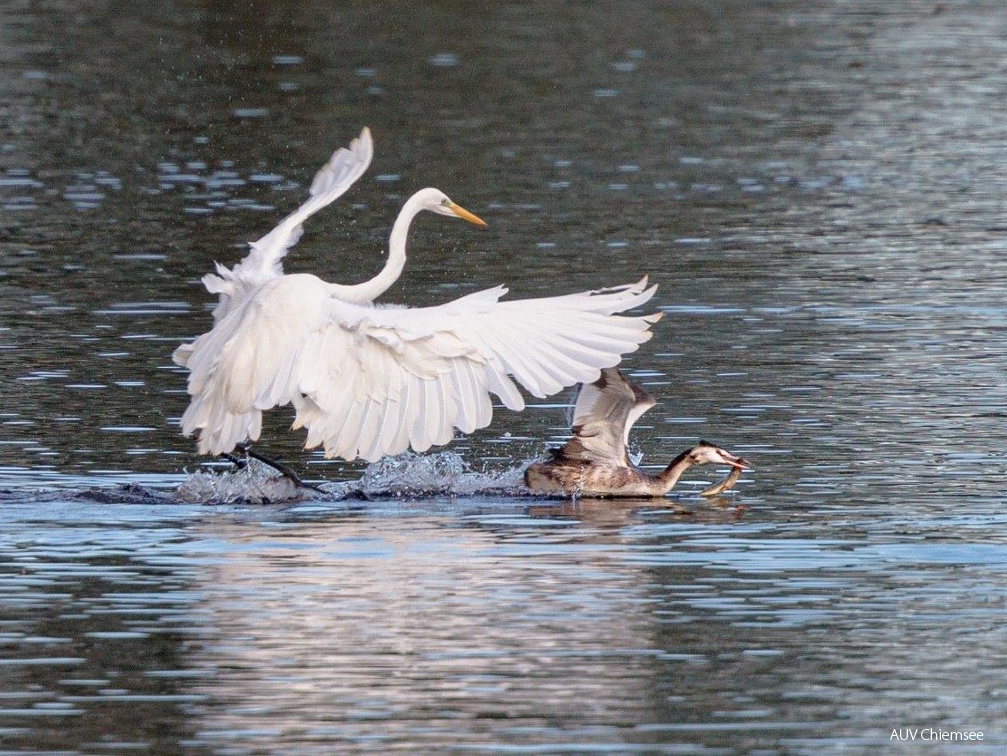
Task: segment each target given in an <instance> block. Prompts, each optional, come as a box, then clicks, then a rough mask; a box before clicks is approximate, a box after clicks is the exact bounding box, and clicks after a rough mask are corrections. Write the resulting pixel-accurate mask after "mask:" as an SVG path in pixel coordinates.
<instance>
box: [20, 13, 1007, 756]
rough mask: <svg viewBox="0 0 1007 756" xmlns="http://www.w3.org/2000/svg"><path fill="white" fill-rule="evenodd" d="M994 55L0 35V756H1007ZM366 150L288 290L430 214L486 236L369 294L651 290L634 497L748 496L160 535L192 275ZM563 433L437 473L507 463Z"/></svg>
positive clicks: (86, 21) (1005, 68)
mask: <svg viewBox="0 0 1007 756" xmlns="http://www.w3.org/2000/svg"><path fill="white" fill-rule="evenodd" d="M1005 40H1007V13H1005V12H1004V11H1003V10H1002V9H1000V8H999V7H997V6H996V5H995V4H993V3H989V4H986V3H972V2H956V1H954V0H950V1H945V2H939V3H938V2H911V1H909V0H906V1H904V2H881V0H877V2H874V1H871V0H866V1H865V2H860V3H833V2H825V1H824V0H821V1H819V0H812V1H811V2H782V1H780V2H774V1H768V2H760V3H731V2H715V1H712V2H690V3H657V2H654V3H647V2H639V3H638V2H615V1H614V0H613V1H612V2H600V3H591V4H588V3H534V2H530V3H517V2H499V3H492V4H480V5H478V6H474V5H472V4H465V3H454V2H439V3H410V4H394V5H391V4H390V5H388V6H374V5H373V4H364V3H338V4H336V3H285V2H284V3H270V4H268V5H266V4H260V5H249V4H238V3H229V2H210V3H179V2H169V3H158V4H156V5H155V7H153V8H151V7H147V5H145V4H140V3H110V2H101V1H98V2H58V1H54V2H47V3H19V2H12V3H8V4H6V5H4V6H3V7H0V389H2V405H0V455H2V456H0V488H2V489H4V490H3V492H2V493H0V520H2V523H0V564H2V568H0V647H2V649H3V653H2V654H0V735H2V738H3V748H4V750H13V751H17V750H58V751H66V752H86V753H98V752H106V751H127V752H131V751H156V752H173V751H179V750H185V751H191V752H217V753H246V752H267V751H273V752H319V753H331V752H334V751H343V752H346V751H377V752H385V751H419V750H425V751H438V750H460V751H477V752H478V751H504V752H507V751H516V752H535V751H548V752H576V751H596V752H633V751H639V752H690V753H691V752H696V753H706V752H718V753H719V752H737V751H765V752H812V751H817V750H822V749H827V750H831V751H837V752H850V753H857V752H863V751H867V750H873V749H877V748H878V747H888V748H893V749H895V748H899V747H901V748H903V749H907V750H908V749H913V748H914V747H915V748H918V747H920V745H921V743H920V741H919V740H917V741H915V742H914V743H909V744H903V745H902V746H898V744H896V743H894V742H893V741H892V740H891V736H892V731H893V730H896V729H901V730H903V732H906V731H907V730H906V728H917V729H919V728H933V730H934V731H935V732H939V731H943V732H947V733H963V732H970V731H971V732H980V731H981V732H982V733H983V740H982V741H981V742H979V741H973V742H972V743H971V745H958V744H955V745H951V744H950V743H949V742H947V741H944V742H938V743H935V742H932V741H931V742H930V743H927V744H925V745H926V746H927V747H928V749H929V750H933V751H935V752H942V751H943V750H951V749H954V751H955V752H959V751H960V750H963V749H965V750H970V749H971V750H976V751H987V750H988V751H997V752H999V751H1002V749H1003V748H1004V745H1005V744H1007V685H1005V683H1004V680H1005V679H1007V677H1005V673H1007V637H1005V629H1004V628H1005V627H1007V624H1005V614H1007V611H1005V610H1007V600H1005V598H1004V590H1003V586H1004V583H1005V577H1007V576H1005V570H1007V538H1005V535H1004V533H1005V524H1007V522H1005V521H1007V514H1004V507H1003V503H1004V496H1003V494H1002V492H1001V487H1002V481H1003V475H1004V466H1005V453H1004V449H1005V437H1007V431H1005V430H1004V428H1005V426H1004V416H1005V412H1004V402H1005V398H1007V397H1005V393H1007V391H1005V385H1004V382H1003V380H1002V379H1001V376H1002V364H1003V362H1004V359H1005V357H1007V354H1005V349H1004V345H1003V344H1004V336H1005V326H1007V317H1005V310H1004V306H1003V303H1004V301H1005V299H1007V291H1005V285H1004V283H1003V281H1004V280H1005V273H1007V263H1005V262H1004V259H1005V258H1004V255H1003V251H1004V246H1005V244H1004V237H1005V233H1007V221H1005V220H1004V218H1005V213H1004V210H1005V203H1004V198H1005V197H1007V182H1005V181H1004V178H1003V176H1004V175H1005V172H1007V166H1005V164H1004V159H1003V155H1004V154H1005V152H1007V149H1005V148H1007V100H1005V99H1004V97H1003V92H1004V91H1007V64H1005V61H1007V42H1005ZM363 125H369V126H370V127H371V128H372V130H373V132H374V135H375V140H376V143H377V155H376V158H375V161H374V166H373V168H372V170H371V172H370V173H369V175H368V176H367V177H365V179H364V180H362V181H361V182H360V184H359V185H358V186H357V187H355V188H354V189H353V190H352V191H351V192H350V193H349V194H348V195H347V196H346V197H345V198H344V199H343V200H342V201H341V202H340V203H337V205H336V206H333V207H332V208H329V209H328V210H327V211H325V212H324V213H323V214H322V215H321V216H319V217H317V218H316V219H313V220H312V222H311V224H310V225H309V227H308V229H307V233H306V234H305V236H304V238H303V239H302V241H301V243H300V244H299V245H298V247H297V248H296V250H295V251H294V253H292V255H291V257H290V258H289V261H288V265H287V269H288V270H291V271H295V270H305V271H312V272H316V273H320V274H323V275H325V276H326V277H327V278H329V279H330V280H334V281H339V282H356V281H360V280H363V279H365V278H367V277H369V276H370V275H372V274H373V273H374V272H375V271H376V270H377V269H378V268H379V267H380V265H381V257H382V250H383V248H384V246H383V245H384V243H385V238H386V234H387V229H388V227H389V226H390V223H391V220H392V219H393V218H394V215H395V212H396V211H397V209H398V207H399V206H400V205H401V203H402V201H403V200H404V199H405V197H406V196H408V195H409V194H410V193H411V192H412V191H414V190H416V189H418V188H421V187H422V186H427V185H433V186H437V187H439V188H441V189H443V190H445V191H446V192H448V193H449V194H450V195H451V196H452V197H453V198H454V199H455V200H457V201H458V202H460V203H461V204H463V205H464V206H466V207H468V208H469V209H471V210H473V211H474V212H476V213H478V214H480V215H481V216H483V217H484V218H486V220H487V221H488V222H489V223H490V228H489V230H487V231H486V232H482V233H479V232H476V231H474V230H472V229H471V228H468V227H463V225H464V224H451V223H450V222H448V221H445V220H444V219H440V218H433V217H429V218H423V219H421V220H420V221H418V222H417V224H416V227H415V229H414V231H413V234H412V237H411V241H410V254H411V259H410V263H409V265H408V266H407V270H406V274H405V276H404V277H403V279H402V281H400V282H399V284H397V285H396V287H395V288H394V289H393V291H392V293H391V294H390V295H389V296H390V298H391V301H399V302H404V303H408V304H431V303H436V302H440V301H443V300H445V299H447V298H450V297H454V296H457V295H459V294H460V293H465V292H467V291H471V290H475V289H477V288H485V287H489V286H492V285H495V284H497V283H507V284H508V285H510V287H511V290H512V292H513V294H514V295H516V296H529V295H540V294H555V293H561V292H565V291H576V290H580V289H585V288H594V287H597V286H600V285H606V284H614V283H620V282H625V281H630V280H634V279H635V278H637V277H639V276H640V275H642V274H644V273H649V274H650V275H651V277H652V279H653V280H654V281H655V282H656V283H658V284H659V285H660V290H659V292H658V295H657V298H656V300H655V302H656V305H657V307H659V308H660V309H662V310H663V311H664V312H665V313H666V316H665V318H664V320H663V321H662V322H661V323H660V324H659V325H658V327H657V328H656V329H655V337H654V339H653V340H652V341H651V342H649V343H648V344H647V345H645V347H644V348H643V349H642V350H641V351H640V352H639V353H637V354H634V355H632V356H631V357H630V358H629V359H628V360H627V363H626V364H627V367H628V368H629V370H631V371H632V372H633V373H634V375H635V377H636V380H638V381H639V382H642V383H643V384H644V385H645V386H646V387H647V388H648V390H649V391H650V392H651V393H653V394H655V395H656V396H657V397H658V398H659V399H660V400H661V403H660V404H659V405H658V406H657V407H655V408H654V409H653V410H652V411H651V412H650V413H648V414H647V415H646V416H645V418H644V419H643V420H642V421H641V423H640V425H639V426H637V434H636V444H637V445H638V446H639V448H640V450H641V451H643V452H644V454H645V458H644V461H645V462H647V463H650V464H653V465H654V466H660V465H661V463H662V462H663V461H665V460H666V459H667V458H668V457H670V456H672V455H673V454H674V453H676V452H677V451H678V450H680V449H681V448H683V447H684V446H686V445H689V444H691V443H692V442H694V440H695V439H697V438H700V437H702V438H708V439H710V440H714V441H717V442H718V443H720V444H722V445H723V446H725V447H726V448H728V449H730V450H731V451H733V452H735V453H738V454H742V455H743V456H745V457H746V458H748V459H751V460H752V462H753V464H754V465H755V466H756V472H755V473H754V474H752V475H746V476H744V477H743V479H742V481H741V483H740V484H739V486H738V487H737V489H736V490H735V491H734V492H732V494H731V495H729V496H725V497H723V499H722V500H719V501H714V502H704V501H700V500H699V499H698V498H696V497H695V496H694V493H695V491H697V490H699V488H698V487H701V486H702V485H703V484H704V483H706V482H709V481H710V480H712V479H713V478H714V476H715V475H717V473H716V471H713V472H710V473H706V472H705V471H704V472H702V473H698V474H695V475H691V476H689V479H688V480H687V481H684V482H683V484H681V488H682V497H681V498H680V500H679V502H678V503H679V504H680V507H679V508H661V507H658V506H656V505H654V504H652V503H645V502H630V503H627V504H625V505H613V504H610V503H609V504H591V503H580V504H570V503H562V502H543V501H533V500H529V499H527V498H526V497H519V496H509V495H494V496H469V495H452V496H431V497H425V498H415V497H410V496H404V497H400V498H393V499H378V500H374V501H355V500H344V501H330V500H327V499H322V498H317V499H312V500H306V501H300V502H297V503H292V504H287V505H273V506H264V507H263V506H259V507H254V506H249V505H241V504H232V505H216V506H206V505H204V504H202V503H199V502H197V503H180V502H179V500H178V497H176V496H174V495H173V493H172V492H173V491H174V489H176V487H177V486H178V485H179V484H180V483H182V482H183V481H186V480H187V474H188V473H189V472H192V471H195V470H197V469H199V468H200V465H201V464H202V463H203V460H201V459H200V458H198V457H197V456H196V455H195V454H194V444H193V443H192V442H191V440H188V439H184V438H181V437H180V436H179V435H178V432H177V426H176V423H177V418H178V416H179V415H180V414H181V412H182V410H183V409H184V406H185V394H184V375H183V374H182V373H180V372H179V371H178V370H177V369H176V368H174V367H173V366H172V365H171V362H170V354H171V351H172V350H173V349H174V347H175V346H176V345H177V343H178V342H179V341H181V340H183V339H187V338H190V337H192V336H193V335H195V334H197V333H199V332H201V331H202V330H204V329H205V328H206V327H207V325H208V322H209V310H208V305H209V298H208V296H207V295H206V294H205V292H204V291H203V290H202V289H201V288H200V287H199V286H198V278H199V276H201V275H202V274H203V273H205V272H207V271H208V270H209V269H210V266H211V262H212V260H214V259H217V260H220V261H221V262H224V263H227V264H231V263H233V262H234V261H236V260H237V259H239V258H240V257H241V256H242V255H243V243H244V242H245V241H247V240H249V239H254V238H257V237H258V236H260V235H262V234H263V233H264V232H265V231H266V230H268V229H269V228H270V227H271V226H272V225H273V223H275V221H276V220H278V219H279V217H281V216H282V215H283V214H284V213H285V212H287V211H289V210H290V209H292V208H293V207H295V206H296V205H297V204H298V203H299V202H300V200H301V197H302V196H303V195H304V192H305V187H306V186H307V182H308V181H309V180H310V177H311V176H312V175H313V172H314V170H315V169H316V168H317V167H318V165H320V164H321V163H322V162H323V161H324V160H325V159H326V158H327V156H328V154H329V153H330V152H331V151H332V150H333V149H334V148H335V147H337V146H339V145H342V144H345V143H346V142H347V141H348V140H349V138H351V137H352V136H353V135H354V134H356V133H357V131H358V130H359V128H360V127H361V126H363ZM567 400H568V397H558V398H556V399H555V400H554V401H550V402H547V403H538V404H537V405H536V406H533V407H531V408H530V409H529V410H528V411H527V412H524V413H521V414H514V413H507V412H506V411H501V412H499V413H497V414H496V417H495V419H494V423H493V425H492V426H491V427H490V428H488V429H486V430H485V431H482V432H480V433H477V434H475V435H473V436H472V437H469V438H465V439H459V440H458V441H456V442H455V443H454V444H452V447H451V449H452V451H454V452H457V453H459V454H461V455H462V456H463V457H464V458H465V459H466V460H467V461H468V463H469V465H470V466H471V468H472V469H473V470H474V471H477V472H481V471H483V469H484V468H485V469H486V470H489V471H491V472H492V471H497V470H511V469H513V468H514V467H515V466H517V465H519V464H520V463H522V462H523V461H525V460H528V459H530V458H532V457H534V456H535V455H537V454H539V453H541V451H542V450H543V449H544V447H545V446H546V445H547V444H548V443H549V442H550V441H554V440H557V439H559V438H561V437H562V435H563V433H564V422H565V414H564V409H563V406H564V403H565V402H566V401H567ZM276 414H277V417H276V418H275V421H274V422H273V424H272V425H270V427H269V428H268V429H267V431H266V434H265V436H266V437H265V438H264V439H263V442H264V444H266V445H267V446H268V448H269V449H270V450H271V451H273V452H274V453H277V454H280V455H281V456H283V457H284V458H285V459H287V460H288V461H291V462H292V463H293V464H294V465H295V467H296V468H297V469H298V470H299V471H300V472H302V473H303V474H304V475H306V476H307V477H309V478H323V477H324V478H326V479H328V480H334V481H338V480H346V479H352V478H355V477H357V476H358V475H359V474H360V473H361V471H362V467H361V466H360V465H346V464H344V463H341V462H326V461H324V460H322V459H321V457H320V456H319V455H317V454H312V453H306V452H301V451H299V449H298V439H297V437H296V436H295V435H294V434H289V433H287V432H286V431H285V430H284V426H285V424H286V423H287V422H288V421H289V417H288V416H286V415H284V414H283V413H282V412H279V413H276ZM123 486H126V487H125V488H123ZM96 487H97V488H96ZM455 493H456V494H457V493H458V490H457V489H456V490H455ZM917 737H918V738H919V737H923V735H921V734H919V732H917Z"/></svg>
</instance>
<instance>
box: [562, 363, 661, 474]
mask: <svg viewBox="0 0 1007 756" xmlns="http://www.w3.org/2000/svg"><path fill="white" fill-rule="evenodd" d="M654 404H655V401H654V397H652V396H651V395H650V394H648V393H647V392H646V391H644V390H643V389H642V388H640V387H639V386H636V385H634V384H632V383H629V382H628V381H627V380H626V379H625V378H624V377H623V375H622V373H620V372H619V369H618V368H614V367H610V368H605V369H604V370H602V371H601V375H600V376H599V377H598V380H596V381H595V382H594V383H585V384H584V385H583V386H581V389H580V393H579V394H578V395H577V402H576V403H575V404H574V409H573V424H572V428H571V430H572V431H573V438H572V439H570V440H569V441H567V443H566V444H565V445H564V446H563V448H562V449H561V450H560V456H562V457H564V458H565V459H579V460H583V461H585V462H589V461H594V462H610V463H618V464H622V465H625V466H629V464H630V460H629V456H628V455H627V453H626V446H627V445H628V444H629V430H630V428H632V427H633V424H634V423H635V422H636V421H637V420H639V419H640V416H641V415H643V413H644V412H646V411H647V410H649V409H650V408H651V407H653V406H654Z"/></svg>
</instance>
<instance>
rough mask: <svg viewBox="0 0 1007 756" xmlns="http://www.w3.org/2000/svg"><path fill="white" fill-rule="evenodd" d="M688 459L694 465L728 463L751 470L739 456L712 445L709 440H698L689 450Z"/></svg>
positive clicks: (740, 468)
mask: <svg viewBox="0 0 1007 756" xmlns="http://www.w3.org/2000/svg"><path fill="white" fill-rule="evenodd" d="M689 461H690V462H691V463H692V464H694V465H728V466H730V467H736V468H738V469H739V470H751V469H752V468H751V466H750V465H749V464H748V462H746V461H745V460H743V459H742V458H741V457H735V456H734V455H733V454H731V452H729V451H727V450H726V449H721V448H720V447H719V446H714V445H713V444H711V443H710V442H709V441H700V442H699V443H698V444H697V445H696V446H694V447H692V449H691V450H690V451H689Z"/></svg>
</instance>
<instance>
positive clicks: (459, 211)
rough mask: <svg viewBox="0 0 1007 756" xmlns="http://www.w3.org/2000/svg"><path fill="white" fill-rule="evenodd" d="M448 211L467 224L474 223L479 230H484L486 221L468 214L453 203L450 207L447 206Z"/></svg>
mask: <svg viewBox="0 0 1007 756" xmlns="http://www.w3.org/2000/svg"><path fill="white" fill-rule="evenodd" d="M448 209H449V210H450V211H451V212H453V213H454V214H455V215H457V216H458V217H459V218H461V219H462V220H467V221H468V222H469V223H474V224H475V225H477V226H479V228H486V221H484V220H483V219H482V218H480V217H479V216H478V215H475V214H473V213H470V212H469V211H468V210H466V209H465V208H464V207H462V206H461V205H456V204H455V203H454V202H452V203H451V204H450V205H448Z"/></svg>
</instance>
